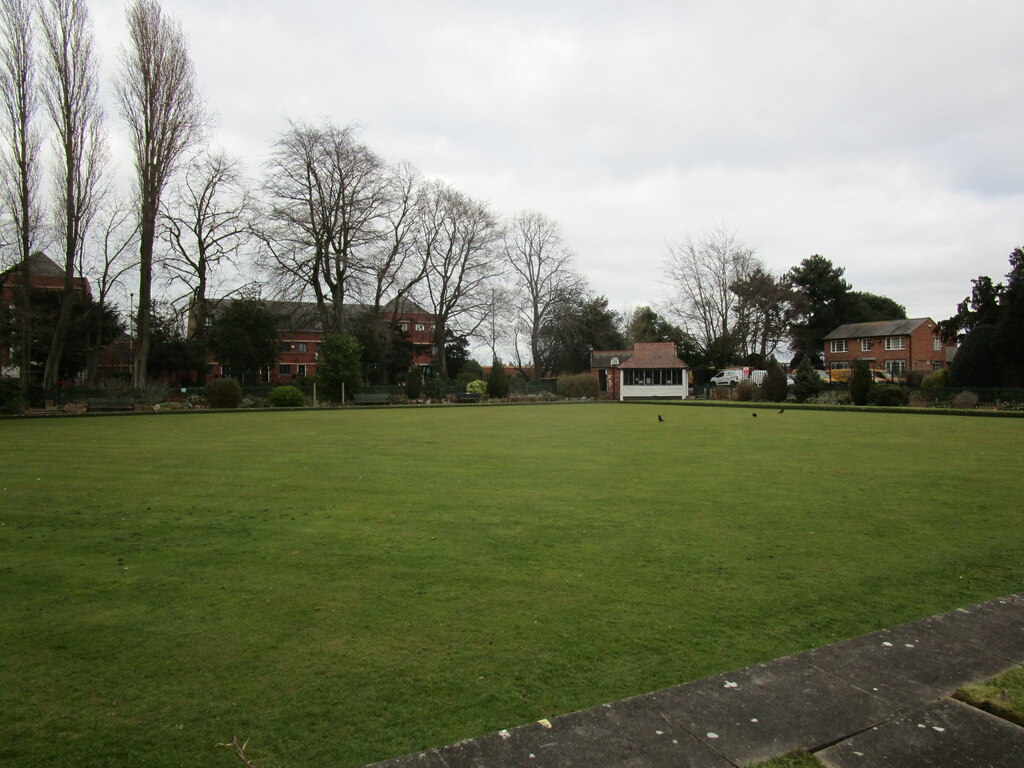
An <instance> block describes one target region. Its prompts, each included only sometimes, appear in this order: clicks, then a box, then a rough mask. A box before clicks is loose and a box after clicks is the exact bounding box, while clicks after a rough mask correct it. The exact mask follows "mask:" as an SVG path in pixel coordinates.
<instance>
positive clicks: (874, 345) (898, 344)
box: [824, 317, 956, 376]
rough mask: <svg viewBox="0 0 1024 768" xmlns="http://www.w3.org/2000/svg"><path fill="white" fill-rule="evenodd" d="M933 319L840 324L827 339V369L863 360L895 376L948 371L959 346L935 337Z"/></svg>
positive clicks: (849, 365)
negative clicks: (913, 372)
mask: <svg viewBox="0 0 1024 768" xmlns="http://www.w3.org/2000/svg"><path fill="white" fill-rule="evenodd" d="M935 328H936V325H935V322H934V321H933V320H932V319H931V318H930V317H918V318H914V319H912V320H884V321H878V322H873V323H850V324H848V325H841V326H839V327H838V328H836V329H835V330H834V331H832V332H831V333H830V334H828V335H827V336H826V337H825V339H824V344H825V368H826V370H830V371H834V370H837V369H842V368H850V367H852V365H853V361H854V360H864V361H866V362H867V363H868V365H869V366H870V367H871V368H877V369H881V370H885V371H887V372H889V373H891V374H892V375H893V376H902V375H904V374H905V373H906V372H907V371H935V370H939V369H940V368H948V367H949V363H950V361H951V360H952V359H953V355H954V354H956V347H955V346H952V345H949V344H946V343H945V342H943V340H942V339H941V338H940V337H938V336H936V335H935Z"/></svg>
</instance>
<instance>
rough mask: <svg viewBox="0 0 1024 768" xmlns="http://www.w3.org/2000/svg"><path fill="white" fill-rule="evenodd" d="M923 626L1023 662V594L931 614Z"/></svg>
mask: <svg viewBox="0 0 1024 768" xmlns="http://www.w3.org/2000/svg"><path fill="white" fill-rule="evenodd" d="M920 623H921V624H923V625H924V626H925V627H926V628H928V629H931V630H934V631H935V632H938V633H945V634H947V635H949V636H953V637H956V639H957V640H959V641H961V642H964V643H969V644H971V645H973V646H975V647H976V648H980V649H982V650H984V651H985V652H986V653H994V654H997V655H999V656H1003V657H1005V658H1007V659H1010V660H1012V661H1014V662H1016V663H1018V664H1024V593H1020V594H1016V595H1008V596H1007V597H1000V598H997V599H995V600H989V601H987V602H984V603H978V604H977V605H971V606H968V607H967V608H958V609H957V610H955V611H950V612H949V613H943V614H941V615H939V616H932V617H931V618H928V619H923V620H922V621H921V622H920Z"/></svg>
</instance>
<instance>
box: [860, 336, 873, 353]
mask: <svg viewBox="0 0 1024 768" xmlns="http://www.w3.org/2000/svg"><path fill="white" fill-rule="evenodd" d="M860 351H861V352H870V351H871V339H861V340H860Z"/></svg>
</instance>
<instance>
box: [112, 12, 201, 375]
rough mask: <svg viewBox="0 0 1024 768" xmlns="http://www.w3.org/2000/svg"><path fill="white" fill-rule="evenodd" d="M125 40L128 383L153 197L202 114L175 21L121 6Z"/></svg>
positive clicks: (143, 309)
mask: <svg viewBox="0 0 1024 768" xmlns="http://www.w3.org/2000/svg"><path fill="white" fill-rule="evenodd" d="M127 22H128V38H129V42H128V46H127V47H126V48H125V49H124V50H123V51H122V56H121V72H120V79H119V81H118V87H117V93H118V100H119V101H120V104H121V114H122V115H123V117H124V119H125V122H126V123H127V124H128V130H129V132H130V134H131V138H132V149H133V152H134V155H135V171H136V174H137V181H138V199H139V306H138V320H137V322H136V339H135V360H134V362H133V370H132V386H134V387H142V386H144V385H145V383H146V363H147V362H148V359H149V337H150V312H151V309H152V303H153V296H152V285H153V243H154V240H155V238H156V222H157V214H158V212H159V210H160V197H161V195H162V194H163V191H164V189H165V188H166V186H167V182H168V180H169V179H170V177H171V175H172V174H173V173H174V171H175V169H176V168H177V165H178V163H179V162H180V161H181V158H182V156H183V155H184V154H185V152H186V151H187V150H188V149H189V147H191V146H193V145H194V144H195V143H196V142H197V141H198V140H199V138H200V136H201V134H202V130H203V123H204V113H203V107H202V101H201V98H200V95H199V90H198V87H197V85H196V80H195V70H194V68H193V66H192V59H191V58H190V57H189V55H188V45H187V43H186V41H185V35H184V33H183V32H182V30H181V25H180V24H179V23H178V22H177V21H175V20H173V19H171V18H168V17H167V16H166V15H164V13H163V11H162V10H161V8H160V5H159V3H157V2H156V1H155V0H135V2H133V3H132V4H131V5H129V6H128V10H127Z"/></svg>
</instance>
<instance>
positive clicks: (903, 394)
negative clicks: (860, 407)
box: [867, 384, 910, 406]
mask: <svg viewBox="0 0 1024 768" xmlns="http://www.w3.org/2000/svg"><path fill="white" fill-rule="evenodd" d="M867 402H868V405H884V406H896V405H906V404H907V403H909V402H910V393H909V392H907V390H905V389H904V388H903V387H901V386H900V385H899V384H873V385H872V386H871V388H870V389H869V390H868V400H867Z"/></svg>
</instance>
